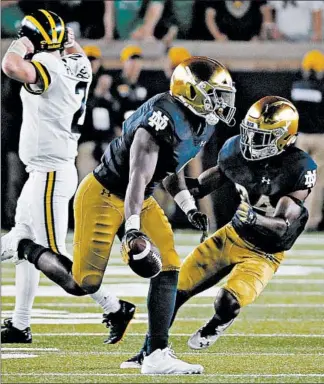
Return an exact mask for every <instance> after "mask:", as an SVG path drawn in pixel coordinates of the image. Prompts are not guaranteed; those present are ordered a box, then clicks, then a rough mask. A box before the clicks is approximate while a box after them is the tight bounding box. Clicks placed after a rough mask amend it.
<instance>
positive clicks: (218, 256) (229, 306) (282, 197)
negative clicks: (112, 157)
mask: <svg viewBox="0 0 324 384" xmlns="http://www.w3.org/2000/svg"><path fill="white" fill-rule="evenodd" d="M297 131H298V112H297V110H296V108H295V106H294V105H293V104H292V103H291V102H290V101H288V100H286V99H284V98H282V97H277V96H267V97H264V98H262V99H261V100H259V101H257V102H256V103H254V104H253V105H252V107H251V108H250V109H249V111H248V113H247V114H246V116H245V118H244V120H243V121H242V123H241V132H240V135H237V136H234V137H233V138H231V139H229V140H228V141H227V142H226V143H225V144H224V146H223V148H222V149H221V151H220V153H219V157H218V165H217V166H216V167H213V168H211V169H209V170H207V171H205V172H204V173H202V174H201V175H200V176H199V178H198V180H196V185H195V186H193V185H192V189H191V192H192V193H193V195H194V196H196V197H197V198H201V197H203V196H205V195H206V194H208V193H210V192H211V191H213V190H215V189H217V188H219V187H220V186H221V185H222V183H224V182H225V181H226V180H230V181H231V182H232V183H234V184H235V185H236V188H237V190H238V192H239V193H240V195H241V199H242V200H241V203H240V204H239V206H238V207H237V210H236V213H235V214H234V216H233V218H232V220H231V222H230V223H228V224H227V225H225V226H224V227H222V228H221V229H219V230H218V231H217V232H215V233H214V234H213V235H212V236H211V237H209V238H208V239H207V240H205V241H204V242H203V243H202V244H200V245H199V246H198V247H197V248H196V249H195V250H194V251H193V252H192V253H191V254H190V255H189V256H187V258H186V259H185V260H184V262H183V264H182V266H181V268H180V274H179V283H178V288H177V299H176V306H175V314H176V312H177V310H178V309H179V308H180V307H181V306H182V305H183V304H184V303H185V302H186V301H187V300H188V299H189V298H191V297H193V296H194V295H196V294H198V293H199V292H202V291H204V290H206V289H208V288H210V287H212V286H213V285H214V284H216V283H217V282H219V281H220V280H221V279H222V278H223V277H225V276H227V281H226V283H225V284H224V285H223V286H222V287H221V288H220V290H219V293H218V295H217V297H216V300H215V303H214V308H215V315H214V316H213V317H212V318H211V319H210V320H209V321H208V322H207V323H206V324H205V325H204V326H203V327H202V328H200V329H199V330H197V332H195V333H194V334H193V335H192V336H191V337H190V339H189V341H188V345H189V346H190V347H191V348H193V349H202V348H207V347H209V346H211V345H212V344H214V343H215V341H216V340H217V339H218V338H219V336H220V335H221V334H222V333H223V332H224V331H225V330H226V329H227V328H228V327H229V326H230V325H231V324H232V323H233V321H234V319H235V318H236V316H237V315H238V314H239V312H240V309H241V308H242V307H244V306H246V305H249V304H251V303H253V302H254V301H255V299H256V298H257V297H258V296H259V295H260V294H261V292H262V291H263V289H264V288H265V286H266V285H267V283H268V282H269V281H270V280H271V279H272V277H273V275H274V273H275V272H276V271H277V269H278V267H279V265H280V264H281V262H282V261H283V259H284V252H285V251H287V250H289V249H290V248H291V247H292V246H293V244H294V243H295V241H296V239H297V238H298V236H299V235H300V234H301V233H302V231H303V230H304V228H305V224H306V222H307V219H308V212H307V209H306V208H305V206H304V202H305V200H306V198H307V196H308V195H309V194H310V192H311V189H312V188H313V187H314V185H315V182H316V168H317V166H316V164H315V162H314V161H313V160H312V159H311V157H310V156H309V155H308V154H307V153H306V152H304V151H302V150H300V149H298V148H297V147H295V146H294V143H295V141H296V137H297ZM170 192H171V193H172V194H175V193H178V190H177V189H176V188H172V187H171V188H170Z"/></svg>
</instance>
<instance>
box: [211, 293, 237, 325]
mask: <svg viewBox="0 0 324 384" xmlns="http://www.w3.org/2000/svg"><path fill="white" fill-rule="evenodd" d="M214 307H215V312H216V313H217V314H221V317H222V320H223V321H224V322H227V321H230V320H232V319H233V318H235V317H236V316H237V315H238V314H239V313H240V309H241V305H240V303H239V301H238V300H237V298H236V297H235V296H234V295H233V294H232V293H231V292H230V291H228V290H226V289H224V288H221V289H220V291H219V293H218V295H217V297H216V300H215V303H214Z"/></svg>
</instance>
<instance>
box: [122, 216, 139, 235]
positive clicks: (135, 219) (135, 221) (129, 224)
mask: <svg viewBox="0 0 324 384" xmlns="http://www.w3.org/2000/svg"><path fill="white" fill-rule="evenodd" d="M140 227H141V220H140V217H139V215H132V216H130V217H129V218H128V219H127V220H126V223H125V232H128V231H130V230H131V229H136V230H138V231H139V229H140Z"/></svg>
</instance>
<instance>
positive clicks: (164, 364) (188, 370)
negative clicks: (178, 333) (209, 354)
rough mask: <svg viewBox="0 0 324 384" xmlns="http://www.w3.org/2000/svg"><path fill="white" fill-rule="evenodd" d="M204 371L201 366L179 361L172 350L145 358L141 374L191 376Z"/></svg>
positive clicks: (164, 350)
mask: <svg viewBox="0 0 324 384" xmlns="http://www.w3.org/2000/svg"><path fill="white" fill-rule="evenodd" d="M203 371H204V367H202V366H201V365H199V364H189V363H186V362H185V361H182V360H180V359H178V358H177V357H176V356H175V354H174V352H173V351H172V349H171V348H169V347H167V348H164V349H162V350H161V349H157V350H155V351H154V352H152V353H151V354H150V355H149V356H145V357H144V360H143V364H142V369H141V373H143V374H146V375H170V374H173V375H186V374H187V375H189V374H198V373H202V372H203Z"/></svg>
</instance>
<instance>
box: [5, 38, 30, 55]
mask: <svg viewBox="0 0 324 384" xmlns="http://www.w3.org/2000/svg"><path fill="white" fill-rule="evenodd" d="M7 53H16V54H17V55H19V56H20V57H22V58H24V57H25V56H26V54H27V47H26V46H25V44H23V43H22V42H21V41H20V40H14V41H13V42H12V43H11V44H10V46H9V48H8V50H7Z"/></svg>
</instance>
